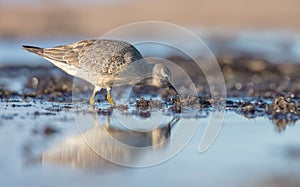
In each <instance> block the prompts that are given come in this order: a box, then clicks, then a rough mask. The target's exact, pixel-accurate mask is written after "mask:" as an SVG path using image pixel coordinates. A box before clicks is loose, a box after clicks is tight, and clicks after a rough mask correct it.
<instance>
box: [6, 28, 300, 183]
mask: <svg viewBox="0 0 300 187" xmlns="http://www.w3.org/2000/svg"><path fill="white" fill-rule="evenodd" d="M199 33H200V35H201V34H202V35H203V37H204V39H205V41H206V42H207V43H208V45H209V47H210V48H211V49H212V51H213V52H214V53H215V54H222V53H224V51H222V50H223V49H227V51H225V53H229V54H231V55H237V56H238V55H243V54H244V52H247V53H246V54H247V55H250V56H251V55H252V56H254V57H259V58H264V59H267V60H270V62H271V63H276V62H293V63H298V62H300V57H299V49H300V47H299V46H300V45H299V41H300V40H299V35H297V34H295V35H290V37H286V36H287V34H286V33H285V34H282V33H277V34H276V33H275V34H273V35H272V34H270V33H269V34H268V33H265V34H264V35H261V33H255V32H253V33H252V32H246V33H241V34H238V35H235V36H234V37H233V36H229V37H228V38H224V40H221V43H222V44H223V45H219V44H220V41H218V40H216V39H215V38H214V37H212V36H211V35H209V34H207V33H205V32H202V31H200V32H199ZM266 35H268V37H264V36H266ZM279 36H281V37H279ZM76 40H78V39H75V40H73V39H64V40H61V39H58V40H57V41H55V40H51V42H49V40H34V41H33V40H31V41H29V40H24V41H19V40H18V41H15V40H1V41H0V66H5V65H8V64H9V65H26V66H36V65H46V64H48V65H50V63H46V61H44V60H41V59H40V58H39V57H37V56H35V55H31V54H28V53H27V52H25V51H22V49H21V45H22V44H32V45H38V46H54V45H60V44H64V43H69V42H73V41H76ZM287 46H288V47H287ZM140 47H142V46H140ZM1 49H3V50H1ZM281 49H284V50H281ZM153 50H157V52H160V53H162V54H163V55H166V56H168V55H169V54H168V51H165V50H162V49H161V48H159V46H158V47H157V48H155V49H153ZM144 52H145V53H146V52H147V51H146V49H145V51H144ZM258 52H260V54H261V56H260V55H259V53H258ZM245 62H246V61H245ZM15 67H16V69H14V67H13V66H11V67H8V68H6V70H8V71H9V72H1V73H6V74H1V76H0V77H2V78H1V81H0V86H1V89H3V90H0V91H2V93H4V94H3V95H2V97H1V102H0V111H1V113H0V150H1V154H0V186H54V185H55V186H83V185H88V186H99V185H103V186H104V185H109V186H119V185H123V186H127V185H128V186H129V185H130V186H154V185H160V186H163V185H164V186H183V185H186V186H200V185H203V186H297V187H298V186H300V180H299V177H298V176H299V174H300V169H299V168H300V138H299V132H300V125H299V123H300V122H299V120H298V119H299V118H300V115H299V113H295V114H292V113H291V112H290V113H288V114H281V113H280V112H279V113H275V115H272V114H267V112H266V109H265V105H266V104H271V103H272V99H270V98H267V99H265V100H264V98H260V97H263V96H264V95H263V94H261V93H260V92H259V91H258V90H255V93H256V92H257V94H258V95H255V96H256V97H243V96H245V95H247V94H245V93H246V92H247V89H246V87H245V85H246V83H247V84H248V83H249V82H248V81H247V80H245V85H243V86H244V87H245V88H244V87H243V89H241V88H240V89H238V88H239V87H237V86H236V85H238V83H239V84H240V85H242V84H241V83H240V82H242V80H240V77H238V76H239V74H237V78H238V80H237V81H238V82H237V83H235V82H234V81H236V80H234V81H232V80H231V81H232V84H233V86H230V83H231V82H230V81H229V82H228V85H227V89H228V93H229V95H230V96H233V95H235V94H234V93H238V97H236V98H229V100H228V101H231V102H232V103H233V104H232V106H231V105H230V103H229V102H228V105H227V112H226V113H225V117H224V121H223V125H222V128H221V130H220V132H219V134H218V136H217V137H216V139H215V141H214V143H213V144H212V145H211V146H210V148H209V149H208V150H207V151H205V152H204V153H200V152H199V146H200V144H201V140H202V137H203V136H204V134H205V132H206V131H205V130H206V128H207V125H208V123H209V122H214V120H215V119H214V118H212V111H213V109H212V108H211V107H210V106H206V107H204V109H203V110H202V108H201V107H202V106H201V107H200V109H199V108H197V109H199V110H197V111H193V110H188V111H183V112H182V113H181V114H176V113H175V114H174V113H173V112H172V111H170V110H156V111H151V112H149V111H146V112H144V111H137V108H136V106H135V104H134V103H133V104H131V105H129V106H128V107H129V111H128V110H127V109H126V107H125V108H124V106H123V107H120V106H119V107H118V109H116V110H113V111H111V110H110V108H109V105H108V104H107V103H106V102H104V104H103V105H102V104H100V105H97V106H98V107H101V108H104V109H101V110H99V111H98V113H96V114H94V113H92V112H89V110H88V108H89V107H88V105H87V102H85V103H83V102H77V103H71V100H72V82H70V79H71V78H70V77H69V76H67V75H65V74H64V73H62V72H61V71H59V70H57V68H49V67H47V66H41V67H23V68H22V66H15ZM3 69H5V68H3ZM11 69H14V71H13V70H11ZM235 73H236V72H235ZM238 73H241V74H243V73H244V72H238ZM250 73H251V72H250ZM21 75H22V76H21ZM251 76H252V74H251ZM225 78H226V77H225ZM287 78H288V80H289V81H288V84H286V86H285V87H287V88H289V89H290V86H293V87H297V84H296V83H297V80H298V79H296V78H295V77H292V76H291V78H290V77H287ZM269 79H271V80H273V79H272V76H270V78H268V79H267V80H268V81H269ZM34 80H37V85H34ZM242 83H243V82H242ZM266 83H268V82H266ZM266 83H264V84H263V87H264V88H266V89H268V88H269V84H266ZM281 84H283V83H279V85H281ZM253 85H255V84H253ZM274 85H275V84H274ZM274 85H273V87H276V85H275V86H274ZM49 87H50V88H49ZM273 87H270V88H271V89H273V91H272V92H271V93H274V94H275V96H276V97H277V96H278V95H276V94H278V92H275V91H276V89H275V88H273ZM254 88H255V89H258V86H257V85H256V86H255V87H254ZM278 88H280V86H278ZM89 89H91V88H86V90H89ZM115 90H117V89H114V91H115ZM90 91H91V90H90ZM119 91H120V90H119ZM263 91H264V92H266V91H265V90H263ZM267 91H268V90H267ZM281 91H282V92H283V93H284V92H285V89H281ZM296 91H297V89H295V94H294V93H289V94H290V95H294V96H293V98H292V101H295V103H296V104H295V103H294V104H295V108H296V110H297V111H299V98H300V96H299V94H297V92H296ZM117 92H118V91H116V92H115V93H113V94H116V95H118V93H117ZM89 93H90V92H86V94H87V95H84V97H85V99H86V101H88V97H89ZM99 95H101V96H99V100H101V102H102V100H105V97H104V95H105V93H104V94H103V93H102V94H99ZM241 95H242V96H241ZM287 95H288V94H287ZM290 95H288V96H290ZM6 97H8V98H9V99H7V98H6ZM269 97H270V96H269ZM73 99H74V95H73ZM290 99H291V98H290ZM258 100H263V102H261V103H263V105H262V106H260V105H261V104H260V102H257V101H258ZM239 101H241V103H240V104H238V105H237V104H236V103H235V102H239ZM243 101H245V102H244V103H243ZM197 102H199V101H198V100H197ZM254 102H257V103H258V104H255V105H251V103H254ZM297 102H298V105H297ZM287 104H290V103H287ZM249 106H250V107H252V106H254V109H251V108H250V109H249V108H247V107H249ZM244 109H245V111H243V110H244ZM130 129H131V130H130ZM107 160H110V162H109V161H107ZM116 163H118V164H121V166H120V165H118V164H116ZM128 166H130V167H128ZM145 166H147V167H145Z"/></svg>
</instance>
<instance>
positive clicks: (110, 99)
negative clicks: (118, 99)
mask: <svg viewBox="0 0 300 187" xmlns="http://www.w3.org/2000/svg"><path fill="white" fill-rule="evenodd" d="M106 90H107V101H108V102H109V104H110V105H111V106H115V102H114V101H113V99H112V98H111V95H110V91H111V88H107V89H106Z"/></svg>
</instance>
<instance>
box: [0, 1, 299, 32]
mask: <svg viewBox="0 0 300 187" xmlns="http://www.w3.org/2000/svg"><path fill="white" fill-rule="evenodd" d="M299 7H300V2H299V1H297V0H286V1H272V0H265V1H260V0H253V1H239V0H228V1H226V2H225V1H222V0H213V1H207V0H200V1H197V0H189V1H178V0H175V1H172V0H162V1H157V0H155V1H150V0H142V1H135V0H132V1H128V2H122V3H111V4H109V3H108V4H105V3H104V4H87V5H85V4H72V3H70V2H68V1H66V2H64V3H60V2H59V1H55V2H53V3H51V2H48V1H47V2H46V1H45V2H42V3H39V4H33V3H32V4H29V5H26V3H23V4H20V5H18V4H14V5H2V6H0V25H1V28H0V37H44V36H48V37H50V36H52V37H53V36H55V37H64V36H70V35H84V36H99V35H101V34H103V33H106V32H108V31H110V30H111V29H114V28H116V27H118V26H122V25H124V24H128V23H132V22H138V21H149V20H150V21H166V22H170V23H174V24H178V25H181V26H185V27H215V28H220V29H221V28H231V29H234V30H241V29H242V30H249V29H250V30H251V29H258V30H259V29H271V30H272V29H273V30H294V31H299V30H300V13H299Z"/></svg>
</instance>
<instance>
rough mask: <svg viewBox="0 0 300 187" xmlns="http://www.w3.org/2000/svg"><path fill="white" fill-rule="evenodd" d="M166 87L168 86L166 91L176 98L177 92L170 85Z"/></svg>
mask: <svg viewBox="0 0 300 187" xmlns="http://www.w3.org/2000/svg"><path fill="white" fill-rule="evenodd" d="M167 86H168V91H169V92H170V94H172V95H173V96H174V97H178V92H177V90H176V89H175V88H174V86H173V85H172V84H171V83H168V85H167Z"/></svg>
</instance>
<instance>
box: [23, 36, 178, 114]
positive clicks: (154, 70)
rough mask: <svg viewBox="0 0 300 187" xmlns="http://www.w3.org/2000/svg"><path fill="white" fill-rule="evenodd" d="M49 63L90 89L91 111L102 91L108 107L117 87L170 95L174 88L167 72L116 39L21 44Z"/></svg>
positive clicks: (173, 93)
mask: <svg viewBox="0 0 300 187" xmlns="http://www.w3.org/2000/svg"><path fill="white" fill-rule="evenodd" d="M23 48H24V49H26V50H27V51H29V52H32V53H35V54H37V55H39V56H41V57H43V58H45V59H46V60H48V61H50V62H51V63H53V64H54V65H55V66H57V67H59V68H60V69H62V70H63V71H65V72H66V73H68V74H70V75H72V76H76V77H79V78H82V79H84V80H86V81H88V82H89V83H91V84H92V85H93V86H94V91H93V94H92V96H91V97H90V106H91V108H94V105H95V95H96V93H97V92H98V91H100V90H101V89H102V88H105V89H106V90H107V100H108V102H109V103H110V105H111V106H114V105H115V103H114V101H113V99H112V98H111V89H112V87H114V86H121V85H135V84H141V85H152V86H156V87H159V88H168V90H169V92H170V93H171V94H172V95H173V96H177V95H178V93H177V91H176V89H175V88H174V87H173V86H172V84H171V83H170V81H171V72H170V70H169V69H168V68H167V67H166V66H164V65H162V64H150V63H148V62H147V60H146V59H145V58H144V57H143V56H142V55H141V53H140V52H139V51H138V50H137V49H136V48H135V47H134V46H133V45H131V44H130V43H128V42H125V41H119V40H107V39H91V40H83V41H79V42H75V43H72V44H68V45H61V46H56V47H52V48H40V47H34V46H27V45H23Z"/></svg>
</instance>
